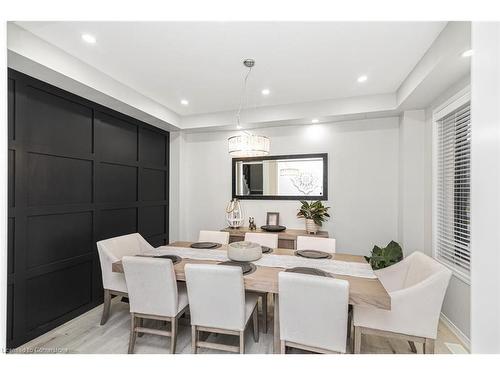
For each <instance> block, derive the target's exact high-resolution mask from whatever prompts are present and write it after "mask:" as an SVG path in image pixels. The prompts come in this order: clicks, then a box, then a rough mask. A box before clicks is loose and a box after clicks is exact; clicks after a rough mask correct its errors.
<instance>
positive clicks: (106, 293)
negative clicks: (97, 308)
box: [101, 289, 111, 325]
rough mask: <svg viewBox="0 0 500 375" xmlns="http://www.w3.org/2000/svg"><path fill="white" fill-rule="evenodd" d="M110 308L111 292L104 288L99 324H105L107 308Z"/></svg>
mask: <svg viewBox="0 0 500 375" xmlns="http://www.w3.org/2000/svg"><path fill="white" fill-rule="evenodd" d="M110 308H111V292H110V291H109V289H104V305H103V309H102V318H101V325H104V324H106V322H107V321H108V318H109V310H110Z"/></svg>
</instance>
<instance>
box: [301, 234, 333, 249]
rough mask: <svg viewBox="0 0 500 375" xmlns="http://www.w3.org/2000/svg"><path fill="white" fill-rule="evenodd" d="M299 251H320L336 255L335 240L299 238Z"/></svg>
mask: <svg viewBox="0 0 500 375" xmlns="http://www.w3.org/2000/svg"><path fill="white" fill-rule="evenodd" d="M297 250H318V251H325V252H327V253H335V238H322V237H309V236H297Z"/></svg>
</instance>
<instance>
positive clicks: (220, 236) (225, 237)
mask: <svg viewBox="0 0 500 375" xmlns="http://www.w3.org/2000/svg"><path fill="white" fill-rule="evenodd" d="M198 241H199V242H216V243H220V244H222V245H227V244H228V243H229V232H219V231H215V230H200V234H199V235H198Z"/></svg>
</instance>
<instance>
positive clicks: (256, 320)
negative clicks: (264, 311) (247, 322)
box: [252, 306, 259, 342]
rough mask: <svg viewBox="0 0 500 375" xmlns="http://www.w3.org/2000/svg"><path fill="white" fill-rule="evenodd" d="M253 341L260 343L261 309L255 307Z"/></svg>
mask: <svg viewBox="0 0 500 375" xmlns="http://www.w3.org/2000/svg"><path fill="white" fill-rule="evenodd" d="M252 319H253V321H252V328H253V341H255V342H259V309H258V308H257V306H255V310H254V311H253V314H252Z"/></svg>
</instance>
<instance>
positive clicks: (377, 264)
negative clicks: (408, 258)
mask: <svg viewBox="0 0 500 375" xmlns="http://www.w3.org/2000/svg"><path fill="white" fill-rule="evenodd" d="M365 259H366V261H367V262H368V263H370V265H371V266H372V268H373V269H374V270H379V269H381V268H385V267H389V266H392V265H393V264H396V263H397V262H399V261H401V260H402V259H403V249H401V246H400V245H399V244H398V243H397V242H396V241H391V242H389V244H388V245H387V246H386V247H379V246H377V245H375V246H374V247H373V250H372V253H371V256H370V257H365Z"/></svg>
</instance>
